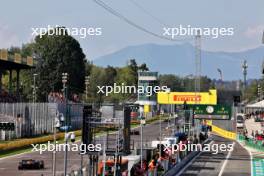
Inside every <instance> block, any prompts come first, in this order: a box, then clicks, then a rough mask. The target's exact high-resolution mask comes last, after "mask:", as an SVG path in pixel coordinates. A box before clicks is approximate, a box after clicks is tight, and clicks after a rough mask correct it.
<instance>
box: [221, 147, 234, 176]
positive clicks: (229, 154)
mask: <svg viewBox="0 0 264 176" xmlns="http://www.w3.org/2000/svg"><path fill="white" fill-rule="evenodd" d="M232 145H233V148H235V145H236V143H235V142H233V143H232ZM232 152H233V150H230V151H229V152H228V154H227V156H226V159H225V161H224V164H223V165H222V168H221V170H220V172H219V174H218V176H222V174H223V172H224V170H225V167H226V164H227V162H228V160H229V158H230V156H231V154H232Z"/></svg>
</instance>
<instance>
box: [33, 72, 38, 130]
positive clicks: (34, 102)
mask: <svg viewBox="0 0 264 176" xmlns="http://www.w3.org/2000/svg"><path fill="white" fill-rule="evenodd" d="M37 75H38V74H37V73H34V74H33V85H32V88H33V92H32V93H33V95H32V98H33V106H34V111H33V119H34V124H35V125H36V126H35V130H34V132H35V134H36V132H37V130H38V126H37V118H36V100H37V98H36V95H37V88H38V87H36V76H37Z"/></svg>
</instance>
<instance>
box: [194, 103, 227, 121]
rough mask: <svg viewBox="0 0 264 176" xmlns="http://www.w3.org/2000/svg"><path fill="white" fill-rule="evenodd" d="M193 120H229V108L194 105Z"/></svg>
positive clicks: (224, 106)
mask: <svg viewBox="0 0 264 176" xmlns="http://www.w3.org/2000/svg"><path fill="white" fill-rule="evenodd" d="M192 108H193V114H194V118H195V119H212V120H230V118H231V114H232V111H231V107H230V106H226V105H194V106H192Z"/></svg>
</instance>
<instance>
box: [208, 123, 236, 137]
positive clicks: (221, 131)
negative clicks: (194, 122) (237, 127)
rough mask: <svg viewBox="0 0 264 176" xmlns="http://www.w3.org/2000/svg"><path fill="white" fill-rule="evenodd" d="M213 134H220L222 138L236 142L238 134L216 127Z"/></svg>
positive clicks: (213, 127)
mask: <svg viewBox="0 0 264 176" xmlns="http://www.w3.org/2000/svg"><path fill="white" fill-rule="evenodd" d="M212 132H214V133H216V134H218V135H219V136H222V137H224V138H227V139H232V140H236V133H233V132H230V131H227V130H224V129H222V128H219V127H217V126H215V125H212Z"/></svg>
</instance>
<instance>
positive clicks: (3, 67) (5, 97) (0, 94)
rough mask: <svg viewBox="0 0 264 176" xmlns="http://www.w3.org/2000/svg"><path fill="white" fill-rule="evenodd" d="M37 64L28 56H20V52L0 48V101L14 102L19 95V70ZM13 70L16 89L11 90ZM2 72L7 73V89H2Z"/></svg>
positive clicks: (30, 67)
mask: <svg viewBox="0 0 264 176" xmlns="http://www.w3.org/2000/svg"><path fill="white" fill-rule="evenodd" d="M36 64H37V62H36V60H35V59H33V58H32V57H30V56H28V57H26V58H23V57H21V55H20V54H18V53H15V54H11V53H9V52H8V51H7V50H6V49H1V50H0V102H15V101H18V97H19V94H20V93H19V77H20V76H19V73H20V71H21V70H25V69H32V68H34V67H35V65H36ZM13 71H15V73H16V86H15V87H16V90H15V91H14V90H13V85H12V81H10V80H12V78H13ZM3 73H8V74H9V84H8V91H4V90H3V86H2V85H3V84H2V76H3Z"/></svg>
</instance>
